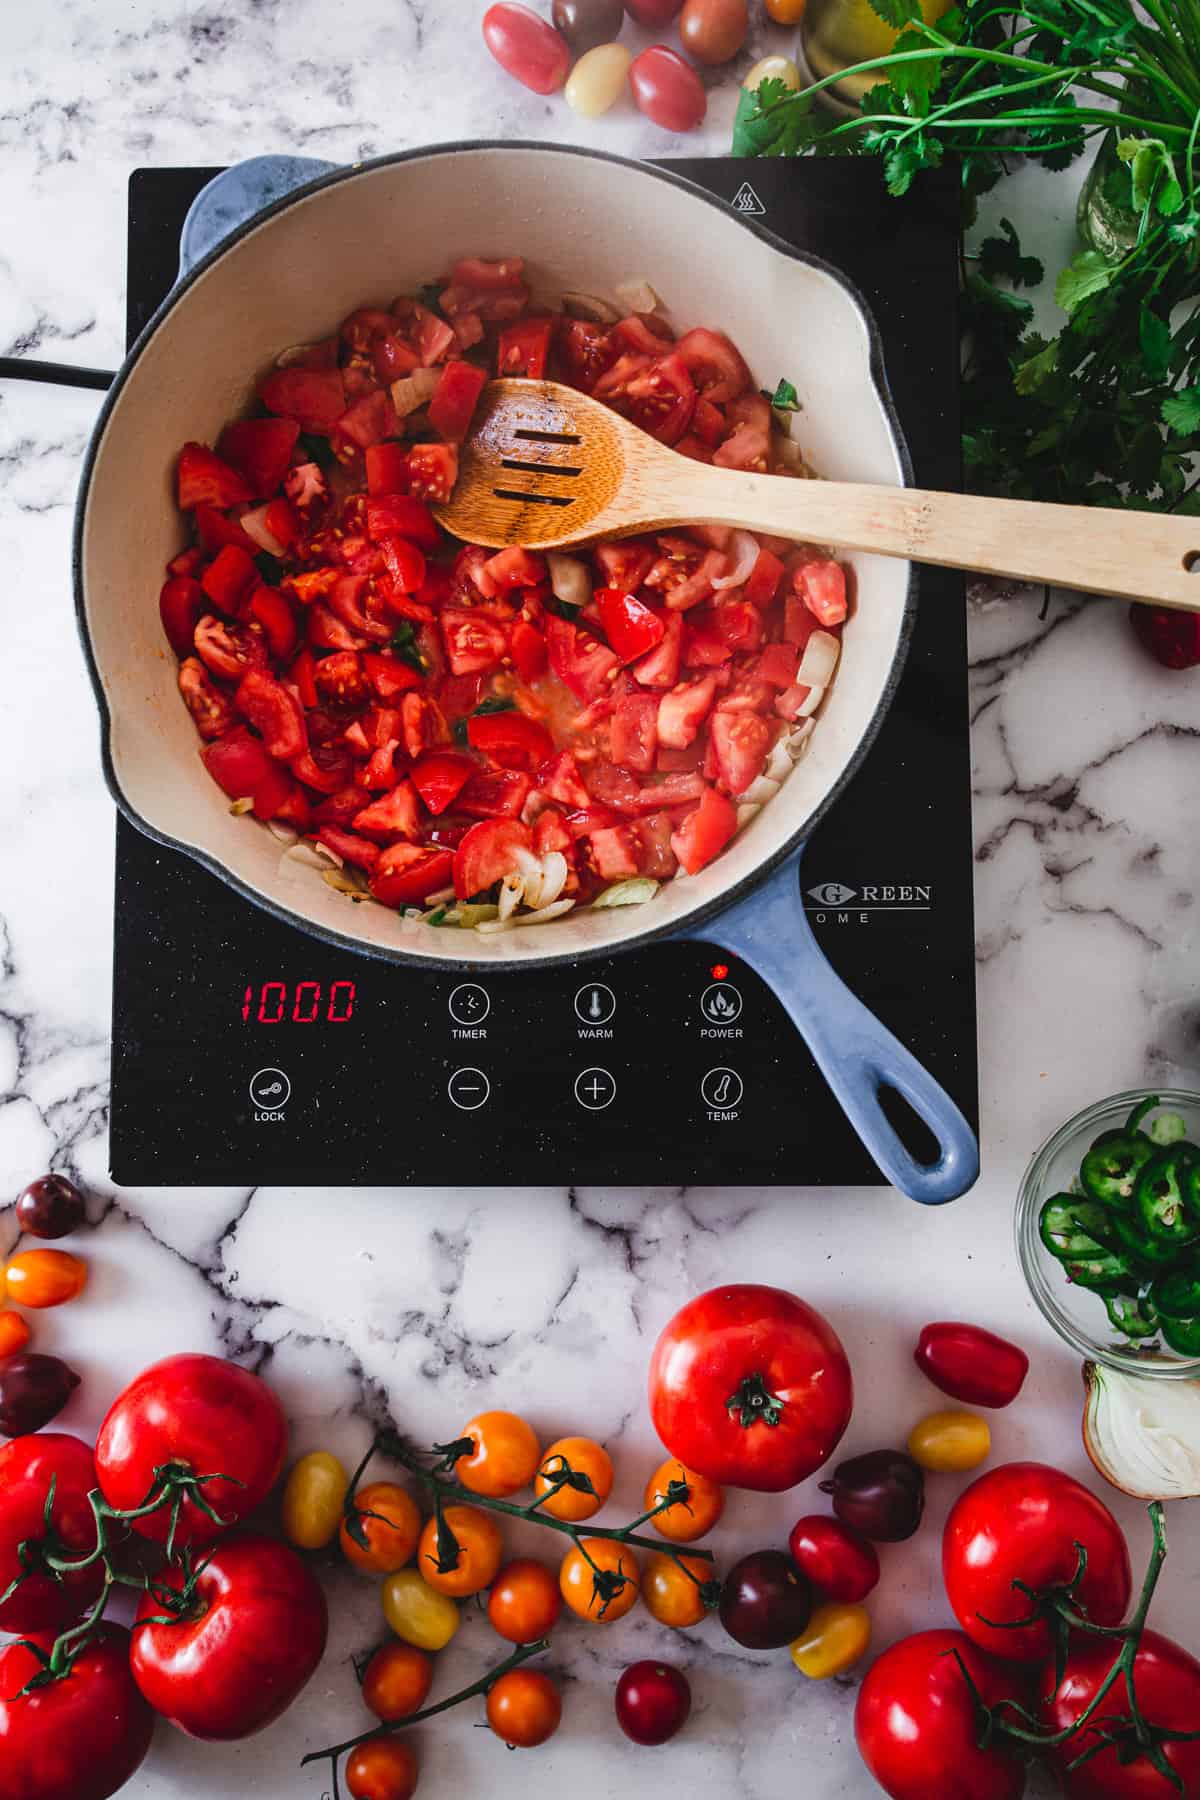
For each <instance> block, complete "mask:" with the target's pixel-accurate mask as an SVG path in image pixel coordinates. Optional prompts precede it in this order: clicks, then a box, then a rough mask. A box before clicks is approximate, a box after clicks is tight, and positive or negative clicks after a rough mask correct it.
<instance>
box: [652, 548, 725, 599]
mask: <svg viewBox="0 0 1200 1800" xmlns="http://www.w3.org/2000/svg"><path fill="white" fill-rule="evenodd" d="M728 569H729V558H728V557H727V556H726V555H725V552H724V551H723V550H706V551H705V552H704V555H703V556H702V557H701V558H700V560H699V562H698V563H697V564H696V566H695V568H694V569H692V570H691V571H690V572H688V573H685V574H684V575H682V576H681V577H680V578H679V579H677V580H675V581H670V582H668V585H667V588H666V601H667V605H668V606H669V607H670V608H671V610H672V612H685V611H686V610H687V608H688V607H690V606H698V605H699V604H700V602H701V601H702V600H711V599H712V597H713V593H714V591H715V590H714V588H713V582H714V581H718V580H719V579H720V578H721V576H722V575H724V574H726V573H727V572H728Z"/></svg>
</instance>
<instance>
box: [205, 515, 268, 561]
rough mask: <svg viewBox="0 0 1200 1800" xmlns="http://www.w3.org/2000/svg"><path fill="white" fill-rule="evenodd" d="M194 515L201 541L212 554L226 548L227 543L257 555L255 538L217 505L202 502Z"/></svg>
mask: <svg viewBox="0 0 1200 1800" xmlns="http://www.w3.org/2000/svg"><path fill="white" fill-rule="evenodd" d="M192 517H193V519H194V520H195V522H196V531H197V533H198V535H199V538H200V542H201V543H202V544H203V546H204V548H205V549H206V550H207V551H209V552H210V554H211V553H214V552H215V551H217V550H222V549H224V547H225V545H226V544H236V545H237V547H238V549H239V550H245V551H246V553H247V555H249V556H257V554H258V545H257V544H256V543H255V542H254V539H253V538H252V537H249V536H247V534H246V533H245V532H244V531H243V530H242V528H241V526H240V525H239V524H238V522H237V520H236V519H227V518H226V517H225V514H224V513H222V512H218V511H217V509H216V507H215V506H206V505H203V504H201V505H200V506H197V507H196V509H195V511H194V512H193V514H192Z"/></svg>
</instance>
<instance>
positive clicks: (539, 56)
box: [483, 0, 571, 94]
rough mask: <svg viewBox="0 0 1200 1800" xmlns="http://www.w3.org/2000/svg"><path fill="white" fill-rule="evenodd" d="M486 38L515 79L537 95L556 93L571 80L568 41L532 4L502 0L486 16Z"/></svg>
mask: <svg viewBox="0 0 1200 1800" xmlns="http://www.w3.org/2000/svg"><path fill="white" fill-rule="evenodd" d="M483 41H484V43H485V44H486V45H487V47H488V49H489V50H490V51H491V53H492V55H493V56H494V57H495V59H496V61H497V62H498V63H499V64H500V67H501V68H502V69H506V70H507V71H508V73H509V74H510V75H511V76H513V78H514V79H515V80H517V81H519V82H521V83H522V84H523V85H524V86H525V87H527V88H532V89H533V91H534V93H535V94H553V93H556V92H557V91H558V89H559V88H560V87H561V86H562V84H563V82H564V81H565V80H566V79H567V71H568V69H569V68H570V67H571V52H570V49H569V48H568V45H567V40H566V39H565V38H564V37H560V36H559V34H558V32H557V31H555V30H554V28H553V26H550V25H547V23H546V21H545V20H544V19H540V18H539V17H538V15H537V14H536V13H535V12H533V11H532V10H531V9H530V8H529V7H528V6H518V5H517V4H516V3H515V0H499V4H498V5H496V6H489V7H488V9H487V11H486V12H485V13H484V15H483Z"/></svg>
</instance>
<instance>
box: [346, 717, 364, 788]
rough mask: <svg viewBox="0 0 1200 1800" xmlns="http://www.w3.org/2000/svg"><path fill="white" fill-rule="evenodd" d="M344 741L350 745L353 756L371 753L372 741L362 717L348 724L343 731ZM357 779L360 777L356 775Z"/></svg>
mask: <svg viewBox="0 0 1200 1800" xmlns="http://www.w3.org/2000/svg"><path fill="white" fill-rule="evenodd" d="M342 742H343V744H347V745H349V747H350V753H351V755H352V756H359V757H362V756H370V754H371V743H370V740H369V738H368V737H367V734H366V732H365V731H364V730H363V727H362V721H361V719H354V720H352V721H351V723H350V724H349V725H347V727H346V729H345V731H343V733H342ZM360 773H361V771H360ZM355 779H356V780H357V779H358V777H357V776H356V777H355Z"/></svg>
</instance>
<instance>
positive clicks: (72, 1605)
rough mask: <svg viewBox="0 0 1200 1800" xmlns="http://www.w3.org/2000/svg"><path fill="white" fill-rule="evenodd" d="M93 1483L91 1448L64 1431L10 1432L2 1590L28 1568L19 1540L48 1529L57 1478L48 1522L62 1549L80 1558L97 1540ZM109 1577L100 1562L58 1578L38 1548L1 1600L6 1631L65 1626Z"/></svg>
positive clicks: (2, 1490) (0, 1548)
mask: <svg viewBox="0 0 1200 1800" xmlns="http://www.w3.org/2000/svg"><path fill="white" fill-rule="evenodd" d="M95 1485H96V1465H95V1463H94V1462H93V1461H92V1453H91V1451H90V1450H89V1449H88V1447H87V1445H86V1444H83V1443H81V1442H80V1441H79V1439H78V1438H74V1437H68V1436H67V1435H66V1434H65V1433H64V1432H61V1431H39V1432H37V1433H36V1434H35V1435H33V1436H31V1437H18V1438H12V1439H11V1440H10V1441H9V1442H8V1443H7V1444H5V1445H4V1446H3V1448H2V1449H0V1594H2V1593H5V1592H6V1591H7V1590H8V1588H9V1586H10V1584H11V1583H12V1582H14V1581H16V1580H17V1577H18V1576H19V1575H20V1574H21V1573H22V1568H23V1565H22V1560H21V1545H22V1544H27V1545H31V1546H32V1545H36V1544H37V1543H39V1542H40V1541H41V1540H42V1539H43V1538H44V1537H45V1535H46V1501H47V1500H48V1499H49V1497H50V1490H51V1487H52V1486H53V1489H54V1503H53V1505H52V1506H51V1508H50V1529H51V1531H52V1532H53V1534H54V1536H55V1538H56V1539H57V1540H58V1549H59V1554H60V1555H61V1556H65V1557H72V1558H74V1557H77V1558H79V1559H81V1560H82V1558H83V1557H85V1556H87V1555H88V1554H89V1552H91V1551H92V1550H94V1549H95V1548H96V1520H95V1516H94V1515H93V1513H92V1509H91V1506H90V1505H89V1504H88V1495H89V1494H90V1493H91V1491H92V1489H93V1488H94V1487H95ZM103 1582H104V1568H103V1565H102V1564H101V1563H100V1562H94V1563H93V1564H92V1565H91V1567H90V1568H87V1569H82V1570H80V1571H79V1573H78V1574H75V1575H68V1576H66V1577H64V1579H63V1580H62V1581H56V1580H55V1578H54V1576H53V1575H52V1574H50V1572H49V1571H48V1570H45V1569H39V1568H38V1567H37V1566H36V1551H35V1552H34V1558H33V1567H32V1568H31V1569H30V1572H29V1573H28V1574H26V1576H25V1579H24V1580H23V1581H22V1582H21V1584H20V1586H19V1587H15V1588H13V1591H12V1592H11V1593H10V1594H9V1596H8V1599H7V1600H5V1601H4V1602H3V1604H0V1631H13V1632H25V1631H49V1632H51V1633H53V1632H56V1631H61V1630H62V1628H63V1626H64V1625H70V1624H72V1623H73V1621H74V1620H76V1619H81V1618H82V1617H83V1615H84V1613H85V1612H87V1611H88V1610H89V1609H90V1607H91V1606H92V1605H93V1604H94V1602H95V1601H96V1599H97V1597H98V1596H99V1593H100V1589H101V1586H102V1585H103ZM19 1685H20V1683H18V1686H19ZM2 1691H3V1690H0V1692H2Z"/></svg>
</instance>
